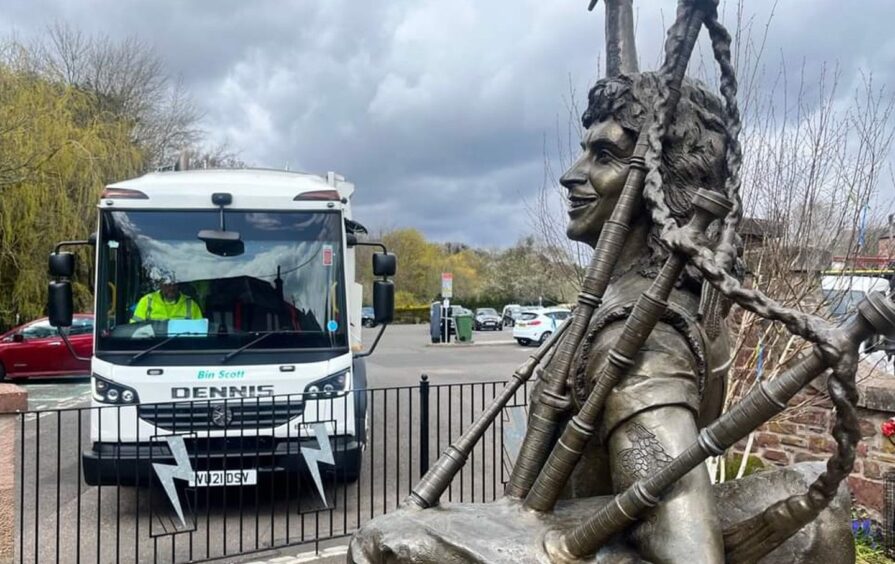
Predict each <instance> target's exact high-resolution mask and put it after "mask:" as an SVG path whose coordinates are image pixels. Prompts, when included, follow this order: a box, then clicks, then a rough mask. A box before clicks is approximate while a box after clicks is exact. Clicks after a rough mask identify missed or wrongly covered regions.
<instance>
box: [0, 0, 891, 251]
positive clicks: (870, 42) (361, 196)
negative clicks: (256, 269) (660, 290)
mask: <svg viewBox="0 0 895 564" xmlns="http://www.w3.org/2000/svg"><path fill="white" fill-rule="evenodd" d="M6 4H8V5H9V6H8V7H6V8H5V9H4V11H3V13H2V14H0V25H2V26H5V27H7V28H8V29H10V30H12V29H15V30H16V31H17V32H18V33H22V34H28V33H39V31H40V29H41V28H42V27H43V26H44V25H46V24H47V23H50V22H52V21H53V20H54V19H60V20H65V21H69V22H70V23H72V24H73V25H75V26H77V27H80V28H82V29H85V30H86V31H99V32H104V33H109V34H112V35H113V36H114V35H118V36H123V35H137V36H139V37H142V38H144V39H146V40H147V41H149V42H151V43H152V44H154V45H155V47H156V48H157V49H158V50H159V53H160V54H161V55H162V57H163V58H164V60H165V61H166V63H167V64H168V65H169V67H170V68H171V69H172V71H173V72H175V73H178V74H181V75H182V76H183V78H184V80H185V81H186V84H187V86H188V87H189V88H190V89H191V91H192V92H193V93H194V95H195V97H196V99H197V100H198V102H199V103H200V105H201V106H202V108H203V109H204V111H205V112H206V120H205V123H204V126H205V128H206V130H207V131H208V132H209V134H210V135H211V136H212V137H213V138H214V139H215V140H218V141H226V142H228V143H229V145H230V146H231V147H232V148H234V149H236V150H240V151H241V155H242V158H243V159H244V160H246V161H248V162H250V163H253V164H258V165H265V166H273V167H282V166H284V165H288V166H289V167H290V168H293V169H303V170H313V171H325V170H331V169H335V170H338V171H339V172H342V173H343V174H345V175H346V176H348V177H349V178H350V179H351V180H352V181H354V182H355V183H356V184H357V186H358V192H357V204H358V208H357V211H356V217H357V219H359V220H360V221H362V222H364V223H367V224H368V225H371V226H373V225H389V226H400V225H412V226H414V227H418V228H420V229H422V230H423V231H424V232H425V233H426V234H427V235H428V236H430V237H433V238H437V239H441V240H460V241H465V242H468V243H473V244H483V245H507V244H511V243H512V242H513V241H515V240H516V239H517V238H519V237H520V236H522V235H524V234H525V233H526V232H528V231H529V230H530V226H529V220H528V217H527V212H526V211H525V210H526V204H525V201H526V200H529V201H530V200H532V199H533V198H534V197H535V194H536V192H537V189H538V187H539V186H540V184H541V182H542V176H543V165H542V160H543V154H542V150H543V146H544V139H545V136H546V137H547V139H548V140H551V139H552V137H553V136H554V135H555V129H554V128H555V126H556V124H557V122H559V124H560V126H562V127H565V125H566V124H565V119H566V118H565V116H566V108H565V103H566V102H565V100H564V98H566V97H567V95H568V90H569V81H570V77H571V83H572V87H573V88H574V89H575V90H576V92H577V98H578V100H579V102H580V103H581V102H583V101H584V99H585V95H586V90H587V88H588V87H589V85H590V84H591V83H592V81H593V80H594V78H595V76H596V72H597V71H596V66H597V60H598V57H599V54H600V51H601V47H602V27H603V19H602V14H600V13H594V14H588V13H587V12H586V10H585V4H586V2H584V0H551V1H550V2H544V1H543V0H499V1H498V0H490V1H488V2H476V1H473V0H455V1H452V2H447V1H441V2H438V1H434V0H432V1H423V0H391V1H385V0H381V1H373V2H357V1H353V2H352V1H348V0H327V1H325V2H297V1H296V2H281V1H275V0H266V1H260V2H245V1H238V0H227V1H223V2H214V3H210V2H182V1H180V2H179V1H175V0H163V1H149V0H141V1H138V2H120V1H116V0H93V1H90V2H87V1H86V0H85V1H82V2H73V1H63V0H13V1H12V2H10V1H7V2H6ZM635 4H636V6H637V8H636V9H637V25H638V29H637V36H638V44H639V49H640V58H641V65H642V66H643V67H644V68H655V67H656V66H657V65H658V62H659V61H660V60H661V45H662V40H663V36H664V26H667V25H668V24H669V23H670V22H671V18H672V17H673V15H674V8H673V4H672V3H671V2H665V3H654V2H645V1H638V2H636V3H635ZM772 5H773V2H772V1H771V0H764V1H761V2H749V3H748V6H747V11H750V10H751V12H748V14H747V15H749V14H754V24H753V26H754V29H753V35H754V36H755V38H756V40H757V39H758V38H760V34H761V33H762V32H763V26H764V22H765V20H766V19H767V14H769V13H770V8H771V6H772ZM660 6H661V7H660ZM722 8H723V10H724V13H725V19H726V21H727V23H728V24H729V25H732V23H733V19H732V18H733V16H734V13H733V12H734V8H735V4H734V3H731V2H725V3H723V5H722ZM893 16H895V5H893V4H892V3H891V2H889V1H887V0H874V1H869V2H865V3H861V8H860V9H856V8H854V7H850V6H848V7H846V6H845V5H843V3H841V2H834V1H833V0H823V1H821V0H799V1H796V0H790V1H785V0H784V1H781V2H779V4H778V5H777V8H776V15H775V17H774V19H773V21H772V24H771V28H770V31H769V35H768V42H767V45H766V47H765V58H766V60H767V62H768V65H769V70H768V71H767V80H771V79H772V78H773V76H774V74H775V71H774V68H775V67H776V64H777V61H778V60H779V58H780V53H781V52H784V53H785V54H786V57H787V58H788V60H791V61H792V62H793V64H800V63H801V60H802V59H803V58H804V59H805V60H806V63H807V64H808V65H809V67H811V68H810V69H809V72H813V71H814V70H816V67H817V66H818V65H819V64H820V62H821V61H823V60H837V59H838V61H839V63H840V65H841V67H842V68H843V70H844V75H843V82H844V83H845V84H849V83H852V82H853V81H854V80H855V79H856V76H857V74H856V73H857V70H856V69H857V68H858V67H859V66H862V67H864V68H866V69H869V70H871V71H873V72H875V73H877V76H878V77H879V80H881V81H882V80H886V81H888V79H889V78H890V77H889V76H888V75H889V73H891V72H892V71H891V70H890V69H891V68H893V65H892V62H893V61H892V59H893V58H895V41H893V40H892V39H890V34H889V31H888V29H887V27H888V22H891V21H893V19H895V18H893ZM663 24H664V25H663ZM697 55H698V57H697V60H696V61H695V62H694V65H691V70H696V69H695V66H696V65H699V64H700V63H704V64H705V65H706V66H707V65H710V64H711V58H710V55H711V51H710V50H708V49H707V47H706V46H705V45H702V46H701V51H700V52H699V53H698V54H697ZM847 94H848V93H847V92H845V91H844V90H843V95H847ZM548 145H552V143H548Z"/></svg>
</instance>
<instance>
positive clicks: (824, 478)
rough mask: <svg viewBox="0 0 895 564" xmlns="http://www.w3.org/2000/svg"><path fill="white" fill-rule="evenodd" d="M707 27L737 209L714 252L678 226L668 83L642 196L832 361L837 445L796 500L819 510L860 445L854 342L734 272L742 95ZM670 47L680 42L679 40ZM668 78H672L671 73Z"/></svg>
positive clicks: (756, 304) (673, 232)
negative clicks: (666, 184) (668, 163)
mask: <svg viewBox="0 0 895 564" xmlns="http://www.w3.org/2000/svg"><path fill="white" fill-rule="evenodd" d="M682 5H683V3H682ZM705 26H706V28H707V29H708V32H709V36H710V38H711V42H712V49H713V52H714V56H715V59H716V61H717V62H718V65H719V67H720V71H721V81H720V90H721V94H722V96H723V98H724V128H725V130H726V139H727V150H726V155H725V161H726V172H727V178H726V181H725V183H724V192H725V195H726V197H727V198H728V199H729V200H730V201H731V202H732V203H733V209H732V210H731V211H730V213H729V214H728V216H727V217H726V218H725V220H724V222H723V228H722V230H721V234H720V237H719V240H718V244H717V246H716V248H715V250H714V251H712V250H710V249H708V248H707V247H704V246H701V245H699V244H698V243H697V242H696V241H694V240H692V239H691V238H689V237H687V236H686V235H684V234H683V233H682V232H681V231H680V230H679V229H678V223H677V221H676V220H675V218H674V214H673V213H672V210H671V208H670V207H669V204H668V202H667V201H666V197H665V193H664V191H663V178H662V172H661V159H662V157H661V156H662V154H663V139H664V138H665V136H666V131H664V129H663V127H662V124H663V123H665V120H664V119H662V118H663V113H664V112H667V111H668V104H667V103H666V102H667V100H668V95H669V90H668V88H667V87H666V84H667V82H666V83H663V84H660V94H659V101H658V103H657V104H656V112H657V115H656V116H655V117H654V119H653V120H651V122H650V123H651V125H650V130H649V150H648V151H647V156H646V159H645V160H646V164H647V167H648V172H647V175H646V179H645V185H644V191H643V197H644V200H645V201H646V203H647V206H648V208H649V209H650V213H651V215H652V219H653V222H654V223H655V224H656V225H658V226H661V237H662V241H663V242H664V243H665V244H666V245H668V247H669V248H670V249H673V250H675V251H677V252H683V253H685V254H687V255H688V256H689V257H690V261H691V263H692V264H693V265H694V266H695V267H696V268H698V269H699V271H700V272H701V273H702V275H703V277H704V278H705V279H706V280H708V281H709V282H710V283H712V285H714V286H715V287H716V288H717V289H718V290H720V291H721V292H722V293H723V294H724V295H725V296H727V297H728V298H730V299H731V300H733V301H734V302H735V303H737V304H739V305H740V306H741V307H743V308H744V309H746V310H749V311H752V312H754V313H756V314H758V315H760V316H761V317H764V318H766V319H769V320H774V321H780V322H782V323H783V324H784V325H785V326H786V327H787V329H788V330H789V331H791V332H792V333H794V334H796V335H799V336H800V337H802V338H804V339H806V340H808V341H810V342H812V343H814V344H816V345H817V346H818V347H819V348H820V349H821V351H822V352H823V354H824V356H825V358H826V360H827V361H828V362H829V364H830V366H831V367H832V374H831V377H830V378H829V380H828V390H829V394H830V398H831V400H832V402H833V405H834V406H835V407H836V422H835V425H834V427H833V430H832V434H833V437H834V439H835V440H836V444H837V449H836V451H835V452H834V453H833V455H832V456H831V457H830V459H829V460H828V462H827V467H826V471H825V472H823V473H822V474H821V475H820V476H819V477H818V478H817V480H816V481H815V482H814V483H813V484H811V486H810V487H809V489H808V491H807V492H806V493H805V494H803V495H802V496H799V497H798V499H797V500H794V503H795V504H798V505H802V506H805V507H808V508H810V509H811V510H812V511H813V512H815V514H816V512H819V511H820V510H822V509H823V508H824V507H825V506H826V505H827V504H828V503H829V501H830V500H831V499H832V498H833V496H834V495H835V493H836V491H837V489H838V486H839V484H840V483H841V482H842V480H844V479H845V478H846V477H847V476H848V475H849V473H850V472H851V469H852V466H853V465H854V459H855V447H856V445H857V442H858V440H860V430H859V423H858V418H857V414H856V409H855V402H856V401H857V391H856V387H855V372H856V370H857V356H856V354H855V350H854V347H853V346H849V344H848V343H843V342H840V337H839V333H838V332H837V331H835V330H834V329H833V328H832V327H831V326H830V325H829V324H828V323H827V322H826V321H824V320H822V319H820V318H818V317H815V316H813V315H809V314H806V313H802V312H799V311H797V310H794V309H790V308H786V307H784V306H782V305H780V304H779V303H777V302H776V301H774V300H772V299H770V298H769V297H767V296H765V295H764V294H763V293H761V292H760V291H758V290H754V289H747V288H745V287H743V286H742V284H741V283H740V281H739V280H738V279H737V278H736V277H735V276H733V275H732V274H731V269H732V266H733V265H734V263H735V261H736V253H737V250H736V246H737V245H736V241H737V235H736V227H737V225H738V223H739V220H740V218H741V216H742V202H741V199H740V169H741V165H742V149H741V146H740V143H739V140H738V135H739V132H740V128H741V124H740V115H739V109H738V106H737V101H736V93H737V81H736V76H735V74H734V68H733V65H732V64H731V56H730V43H731V38H730V34H729V33H728V32H727V30H726V29H725V28H724V26H723V25H722V24H721V23H720V22H719V21H718V19H717V13H716V12H715V11H711V12H710V14H709V16H708V17H707V18H706V20H705ZM669 43H670V42H669ZM670 48H673V45H672V46H671V47H670ZM665 78H666V80H667V79H668V78H669V77H668V76H667V74H666V75H665Z"/></svg>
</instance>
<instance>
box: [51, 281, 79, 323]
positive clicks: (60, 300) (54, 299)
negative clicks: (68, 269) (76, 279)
mask: <svg viewBox="0 0 895 564" xmlns="http://www.w3.org/2000/svg"><path fill="white" fill-rule="evenodd" d="M47 296H48V299H47V312H48V317H49V318H50V325H52V326H53V327H71V322H72V317H73V316H74V301H73V299H72V292H71V282H69V281H68V280H62V281H55V280H54V281H52V282H50V286H49V290H48V292H47Z"/></svg>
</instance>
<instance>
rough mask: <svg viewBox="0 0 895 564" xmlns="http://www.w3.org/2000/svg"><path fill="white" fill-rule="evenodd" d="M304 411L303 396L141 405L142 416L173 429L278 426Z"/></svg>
mask: <svg viewBox="0 0 895 564" xmlns="http://www.w3.org/2000/svg"><path fill="white" fill-rule="evenodd" d="M303 411H304V403H303V402H302V401H301V400H294V399H293V400H290V401H287V400H274V401H271V400H266V401H259V400H254V399H253V400H246V401H239V400H235V401H226V402H177V403H163V404H152V405H145V406H144V405H141V406H138V408H137V413H138V414H139V416H140V419H142V420H144V421H146V422H147V423H149V424H150V425H153V426H155V427H159V428H161V429H165V430H166V431H173V432H181V433H183V432H191V431H220V430H223V429H264V428H271V427H278V426H280V425H283V424H285V423H286V422H288V421H289V420H290V419H293V418H295V417H298V416H299V415H301V414H302V413H303Z"/></svg>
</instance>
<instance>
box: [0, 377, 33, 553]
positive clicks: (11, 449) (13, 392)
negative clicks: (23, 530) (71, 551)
mask: <svg viewBox="0 0 895 564" xmlns="http://www.w3.org/2000/svg"><path fill="white" fill-rule="evenodd" d="M26 409H28V392H27V391H25V389H24V388H22V387H21V386H16V385H15V384H0V562H12V561H13V559H14V558H15V553H16V476H18V477H19V479H20V480H21V479H22V477H21V476H19V472H18V469H19V467H18V466H17V464H16V462H17V461H16V458H17V454H18V452H19V449H17V448H16V430H17V428H18V425H17V421H18V417H19V416H18V415H17V414H18V413H20V412H22V411H25V410H26ZM19 462H21V461H19Z"/></svg>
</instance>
